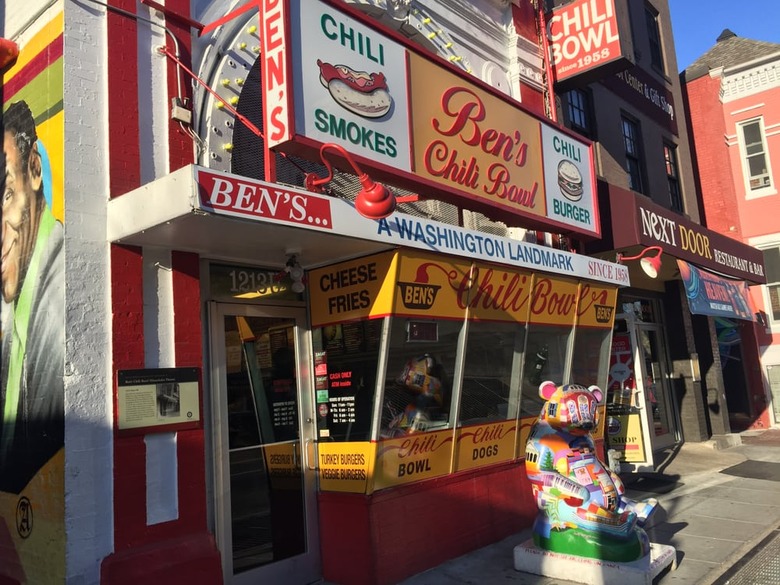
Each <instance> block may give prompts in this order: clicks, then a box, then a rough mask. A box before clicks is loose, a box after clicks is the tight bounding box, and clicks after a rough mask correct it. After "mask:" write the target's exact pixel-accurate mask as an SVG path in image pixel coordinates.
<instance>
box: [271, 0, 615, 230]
mask: <svg viewBox="0 0 780 585" xmlns="http://www.w3.org/2000/svg"><path fill="white" fill-rule="evenodd" d="M280 1H281V0H280ZM286 6H287V11H288V12H289V15H290V26H289V34H286V36H285V35H282V33H283V32H284V31H282V29H279V30H280V35H282V36H283V39H282V41H281V42H280V46H282V45H283V46H284V47H286V49H285V50H286V51H288V56H287V59H288V62H289V63H290V64H291V65H290V70H291V74H290V79H291V80H292V83H291V85H292V89H293V92H292V94H293V95H292V97H291V98H289V100H288V102H289V104H291V105H293V106H294V107H290V108H288V110H287V111H285V110H284V109H283V108H282V107H281V106H279V107H276V109H275V110H274V112H275V113H273V114H270V115H269V114H268V111H266V124H267V128H269V130H270V132H269V137H268V138H267V140H269V144H271V145H272V146H274V147H276V148H277V149H284V150H287V151H289V152H294V153H296V154H299V155H304V154H305V155H308V156H311V155H312V154H313V153H314V152H315V149H317V148H319V146H320V145H321V144H325V143H335V144H338V145H340V146H343V147H344V148H345V149H347V150H348V151H349V152H350V153H351V154H353V155H356V156H358V157H359V162H360V164H361V167H363V168H364V169H373V170H374V171H375V174H376V175H377V177H375V178H379V179H380V180H381V179H383V178H386V177H392V178H394V179H397V185H398V186H403V187H405V188H408V189H414V190H417V191H418V192H419V193H421V194H424V193H426V192H427V193H429V195H430V196H435V197H436V198H439V199H441V200H444V201H447V202H449V203H452V204H453V205H458V206H460V207H462V208H464V209H470V210H474V211H479V212H482V213H484V214H486V215H488V216H489V217H491V218H492V219H496V220H501V221H505V222H507V223H508V224H510V225H528V222H529V221H530V222H531V224H532V225H533V226H534V227H537V228H546V229H550V230H554V231H556V232H565V233H569V232H578V233H580V234H584V235H589V236H593V237H599V236H600V235H601V228H600V223H599V217H598V212H597V205H596V191H595V180H594V178H593V177H594V167H593V148H592V146H591V145H590V144H589V143H586V142H583V141H581V140H579V139H577V138H574V137H573V135H570V134H569V133H568V132H567V131H565V130H561V129H559V128H558V127H557V126H555V125H553V124H552V123H550V122H549V121H547V120H546V119H542V118H537V117H536V116H534V115H532V114H531V113H529V112H526V111H525V110H523V109H522V108H520V107H519V106H518V105H517V103H516V102H514V101H513V100H511V99H510V98H508V97H507V96H505V95H503V94H501V93H499V92H496V91H492V90H491V89H490V88H488V87H487V86H482V85H480V84H478V83H473V82H472V78H470V77H468V76H465V74H459V73H458V72H455V71H453V70H450V69H449V68H447V67H444V66H443V65H441V64H439V63H438V62H436V61H435V60H434V59H430V58H428V57H426V56H422V55H420V54H418V53H417V52H415V49H413V48H412V46H411V45H410V46H408V47H407V46H406V45H405V44H403V43H402V42H401V41H396V40H395V39H393V38H391V37H389V36H386V35H383V34H381V33H380V32H378V31H377V30H375V29H374V28H373V27H372V25H371V22H370V21H367V20H363V19H361V18H359V17H357V16H356V15H352V14H350V13H348V12H346V11H342V10H341V9H340V8H338V7H336V6H332V5H330V4H328V3H325V2H322V1H320V0H287V3H286ZM268 18H269V17H268V16H267V15H266V20H268ZM285 30H286V29H285ZM276 46H277V45H276V44H274V45H273V47H272V48H276ZM269 60H270V62H269ZM265 61H266V65H271V66H273V67H274V72H276V71H277V70H279V66H278V63H279V62H280V59H278V58H277V59H271V56H266V57H265ZM281 61H283V59H282V60H281ZM279 75H280V74H274V75H271V74H270V73H264V79H265V80H266V82H265V87H264V90H265V92H266V95H265V102H266V106H267V108H268V107H272V106H273V104H274V103H275V102H276V101H279V100H280V99H281V98H280V96H281V93H280V92H281V91H282V90H283V89H285V86H283V85H281V78H280V77H279ZM275 90H279V91H278V92H277V93H275V94H273V95H268V94H267V92H273V91H275ZM269 104H270V105H269ZM267 108H266V110H267ZM284 115H286V118H277V116H284ZM277 127H278V129H279V131H278V132H276V129H277ZM282 129H285V130H286V129H292V132H291V133H289V132H288V133H285V132H283V131H282ZM276 135H278V136H281V137H282V138H281V139H280V140H276V139H275V136H276ZM285 136H286V137H287V138H284V137H285ZM523 220H525V222H524V221H523Z"/></svg>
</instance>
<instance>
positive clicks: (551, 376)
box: [520, 325, 572, 416]
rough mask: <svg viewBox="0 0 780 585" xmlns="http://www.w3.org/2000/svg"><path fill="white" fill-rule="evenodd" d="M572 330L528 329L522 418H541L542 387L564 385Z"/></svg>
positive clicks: (541, 326) (536, 327) (532, 326)
mask: <svg viewBox="0 0 780 585" xmlns="http://www.w3.org/2000/svg"><path fill="white" fill-rule="evenodd" d="M571 333H572V328H571V327H569V326H560V325H531V326H530V327H529V330H528V342H527V346H526V347H527V351H526V354H525V367H524V368H523V393H522V397H521V400H520V408H521V415H522V416H538V415H539V413H540V412H541V409H542V405H543V404H544V400H543V399H542V398H540V397H539V385H540V384H541V383H542V382H544V381H545V380H550V381H552V382H554V383H555V384H556V385H558V384H563V383H564V379H563V376H564V369H565V366H566V353H567V349H568V345H569V337H570V336H571Z"/></svg>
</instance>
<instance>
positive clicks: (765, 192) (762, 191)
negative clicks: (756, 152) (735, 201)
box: [737, 116, 777, 199]
mask: <svg viewBox="0 0 780 585" xmlns="http://www.w3.org/2000/svg"><path fill="white" fill-rule="evenodd" d="M756 123H757V124H758V128H759V131H760V132H761V146H762V148H763V154H764V159H765V160H766V170H767V176H768V177H769V184H768V185H766V186H764V187H760V188H758V189H751V188H750V178H751V177H750V167H749V165H748V160H747V159H748V153H747V145H746V144H745V132H744V127H745V126H748V125H750V124H756ZM737 142H738V143H739V159H740V164H741V165H742V181H743V183H744V187H745V199H758V198H759V197H767V196H769V195H777V188H776V182H775V180H774V175H773V174H772V160H771V158H770V156H769V145H768V144H767V140H766V128H765V127H764V118H763V117H762V116H759V117H758V118H750V119H749V120H742V121H741V122H737Z"/></svg>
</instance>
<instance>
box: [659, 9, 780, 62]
mask: <svg viewBox="0 0 780 585" xmlns="http://www.w3.org/2000/svg"><path fill="white" fill-rule="evenodd" d="M669 10H670V11H671V14H672V30H673V32H674V44H675V49H676V51H677V68H678V70H679V71H682V70H683V69H685V68H686V67H687V66H688V65H690V64H691V63H693V62H694V61H695V60H696V59H698V58H699V57H700V56H701V55H703V54H704V53H705V52H707V50H708V49H710V48H711V47H712V46H713V45H714V44H715V41H716V39H717V38H718V35H720V33H721V32H722V31H723V29H724V28H728V29H731V30H732V31H734V32H735V33H736V34H737V35H738V36H740V37H745V38H749V39H754V40H757V41H769V42H772V43H779V44H780V0H736V1H735V0H704V1H702V0H669Z"/></svg>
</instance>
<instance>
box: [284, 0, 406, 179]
mask: <svg viewBox="0 0 780 585" xmlns="http://www.w3.org/2000/svg"><path fill="white" fill-rule="evenodd" d="M290 12H291V16H292V22H293V23H294V24H293V50H292V52H293V62H294V63H295V79H296V88H297V91H296V93H295V127H296V131H297V132H298V133H299V134H303V135H305V136H307V137H308V138H313V139H315V140H318V141H319V142H323V143H324V142H335V143H336V144H340V145H341V146H343V147H344V148H346V149H347V150H348V151H349V152H350V153H352V154H358V155H361V156H364V157H366V158H369V159H372V160H374V161H377V162H380V163H383V164H386V165H389V166H392V167H394V168H398V169H403V170H406V171H409V170H410V162H409V130H408V128H407V121H408V118H409V112H408V110H407V105H408V104H407V98H406V94H407V75H406V49H405V48H404V47H403V46H402V45H399V44H398V43H396V42H393V41H391V40H390V39H388V38H387V37H385V36H384V35H382V34H380V33H378V32H376V31H375V30H373V29H371V28H369V27H367V26H365V25H364V24H362V23H360V22H358V21H357V20H355V19H354V18H351V17H349V16H347V15H346V14H344V13H343V12H341V11H339V10H337V9H335V8H332V7H331V6H328V5H327V4H323V3H322V2H314V1H309V2H307V1H305V0H303V1H294V2H291V6H290ZM304 15H305V17H304Z"/></svg>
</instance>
